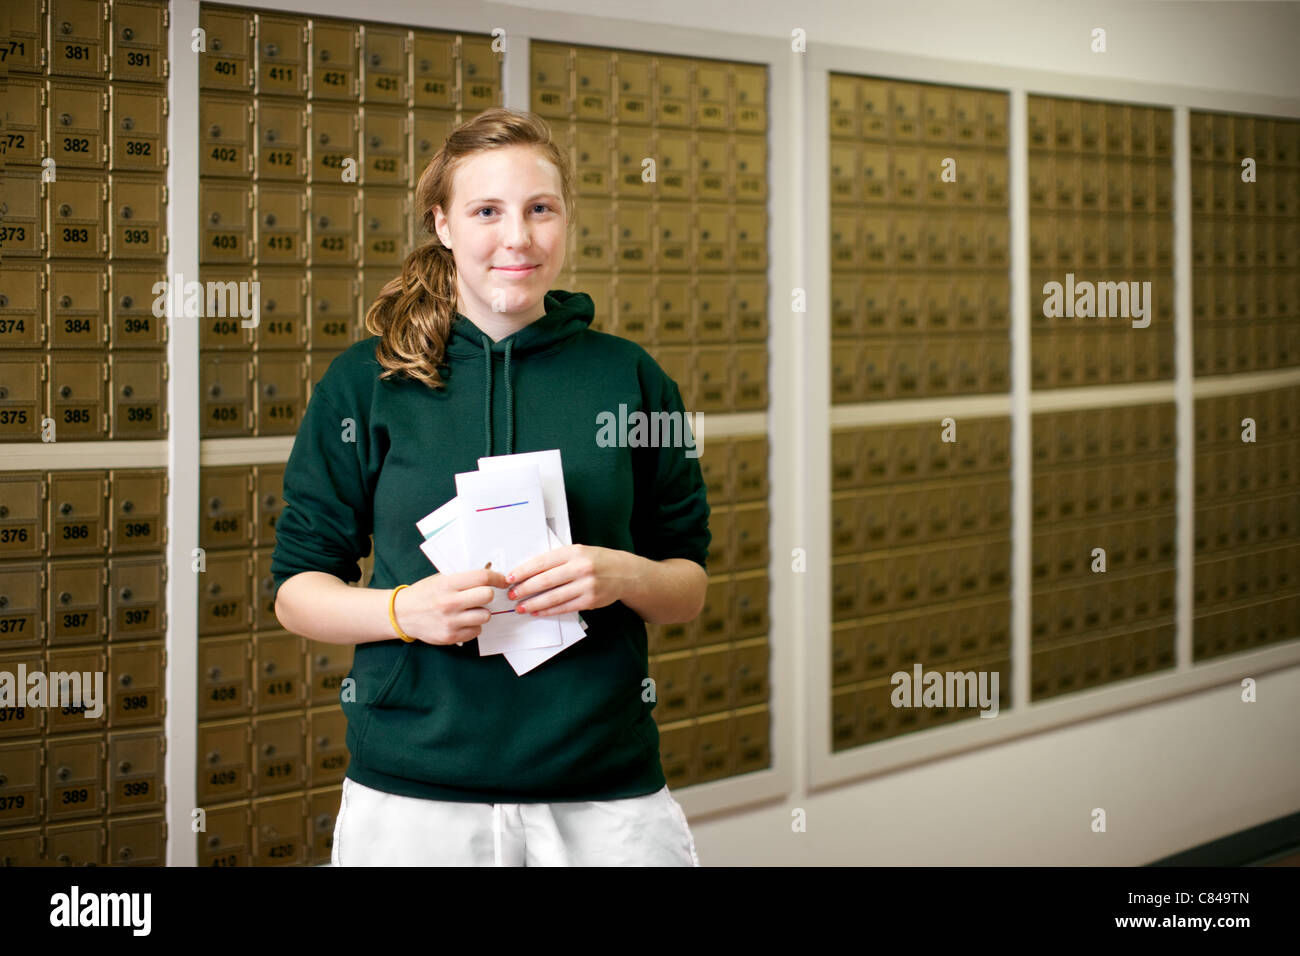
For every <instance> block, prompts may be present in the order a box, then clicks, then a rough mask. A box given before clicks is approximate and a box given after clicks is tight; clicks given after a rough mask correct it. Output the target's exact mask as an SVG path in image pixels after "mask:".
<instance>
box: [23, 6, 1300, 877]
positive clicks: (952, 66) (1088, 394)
mask: <svg viewBox="0 0 1300 956" xmlns="http://www.w3.org/2000/svg"><path fill="white" fill-rule="evenodd" d="M223 5H225V6H232V7H243V8H247V9H252V10H268V11H279V12H284V13H289V14H294V15H300V16H320V17H334V18H339V19H344V20H351V19H355V17H356V15H357V13H358V12H359V11H358V10H357V8H356V6H355V4H354V3H350V2H347V0H313V2H312V3H310V4H308V3H307V2H306V0H268V2H256V0H225V2H224V3H223ZM169 9H170V16H171V23H170V28H169V34H168V35H169V41H168V43H169V58H170V61H171V76H170V78H169V81H168V85H167V96H168V98H169V100H170V102H171V111H170V116H169V118H168V139H169V147H170V150H171V162H170V164H169V166H168V169H167V185H168V189H169V196H170V203H169V206H168V232H169V236H170V243H171V244H170V253H169V255H168V258H167V264H166V269H167V274H168V275H169V276H170V275H174V274H176V273H177V272H180V273H183V274H186V275H195V276H197V274H198V235H197V230H195V229H194V228H193V227H194V225H195V224H196V223H197V214H198V208H197V207H198V188H197V185H198V181H199V171H198V137H197V131H196V129H195V128H194V119H193V112H192V110H191V109H190V108H189V107H191V106H192V105H193V104H196V103H197V102H198V97H199V87H198V71H197V61H196V60H195V59H194V55H193V54H192V53H191V52H190V49H189V44H190V31H191V30H192V29H194V28H195V27H197V26H198V20H199V4H198V2H197V0H171V3H170V4H169ZM360 12H362V13H364V14H365V16H364V19H365V20H366V21H369V22H378V23H392V24H397V25H402V26H409V27H416V28H427V29H433V30H445V31H464V32H471V33H483V34H488V33H490V32H491V30H492V29H493V27H498V26H502V25H504V24H509V26H508V27H507V29H508V30H509V32H508V34H507V38H508V45H507V52H506V56H505V67H504V69H505V72H504V80H503V82H504V95H505V101H506V103H507V104H508V105H512V106H519V105H524V106H526V105H527V104H528V102H529V100H528V62H527V58H528V41H529V40H531V39H538V40H543V41H548V42H558V43H568V44H573V45H590V46H602V47H608V48H612V49H626V50H638V51H644V52H647V53H665V54H672V55H678V56H688V57H701V58H710V59H725V60H735V61H744V62H750V63H758V64H762V65H765V66H767V67H768V70H769V91H768V133H769V135H768V155H769V161H770V169H769V180H768V182H769V190H768V193H769V198H768V217H769V218H768V221H769V224H770V233H769V271H768V285H769V289H770V295H769V300H768V316H769V330H770V331H769V340H768V347H769V358H770V367H769V379H768V381H769V405H768V409H767V411H766V413H759V412H755V413H743V414H739V415H726V416H723V415H719V416H714V417H712V418H711V420H710V421H711V424H710V434H712V435H715V436H719V437H721V436H723V435H729V434H755V433H763V432H765V433H766V434H767V435H768V436H769V439H770V441H771V447H772V449H773V453H772V457H771V462H770V478H771V487H772V490H771V496H770V498H769V508H770V509H771V514H772V515H773V516H777V515H780V516H782V518H783V520H781V521H779V522H777V521H774V522H773V526H772V534H771V538H770V552H771V556H772V557H771V561H770V563H769V567H768V572H769V577H770V580H771V583H772V604H771V621H772V624H771V632H770V635H771V637H770V641H771V647H772V679H771V693H770V697H769V708H770V713H771V718H772V725H771V729H772V738H771V752H772V765H771V767H770V769H768V770H765V771H759V772H756V773H751V774H745V775H742V776H740V777H734V778H729V779H723V780H719V781H714V782H710V783H701V784H695V785H692V786H690V787H688V788H686V789H684V790H683V791H681V792H680V793H679V798H680V802H681V803H682V804H683V806H684V807H685V808H686V809H687V810H688V811H689V812H690V814H691V816H692V817H695V818H699V817H704V816H708V815H714V814H718V813H722V812H727V811H734V810H737V809H740V808H742V807H745V806H748V805H752V804H756V803H771V802H774V801H775V802H780V801H781V800H782V799H783V798H785V797H786V796H787V795H790V794H802V793H805V792H808V791H810V790H816V789H822V788H826V787H830V786H834V785H839V784H843V783H847V782H850V781H855V780H860V779H862V778H865V777H868V776H872V775H875V774H880V773H885V772H888V771H891V770H895V769H899V768H902V767H905V766H908V765H911V764H915V763H919V762H923V761H928V760H933V759H937V758H940V757H943V756H946V755H952V754H957V753H961V752H965V751H968V750H972V749H975V748H977V747H982V746H987V745H990V744H994V743H998V742H1002V741H1006V740H1010V739H1012V738H1015V737H1020V736H1023V735H1027V734H1032V733H1039V732H1042V731H1045V730H1048V729H1051V728H1053V727H1057V726H1062V725H1066V724H1071V723H1076V722H1079V721H1083V720H1088V719H1091V718H1094V717H1098V716H1101V715H1104V714H1111V713H1115V712H1118V711H1122V710H1125V709H1129V708H1134V707H1141V706H1146V705H1148V704H1152V703H1155V702H1158V701H1160V700H1164V699H1168V698H1171V697H1177V696H1182V695H1186V694H1190V693H1193V692H1195V691H1198V690H1201V689H1204V688H1206V687H1210V686H1215V685H1220V684H1225V683H1229V682H1233V681H1235V680H1236V679H1237V678H1238V677H1240V676H1241V675H1242V674H1245V673H1250V674H1252V675H1258V674H1260V673H1264V672H1267V671H1271V670H1277V669H1280V668H1285V667H1293V666H1296V665H1298V664H1300V646H1296V645H1295V644H1287V645H1281V646H1270V647H1267V648H1263V649H1260V650H1256V651H1246V652H1241V653H1236V654H1233V655H1231V657H1230V658H1228V659H1225V660H1219V661H1213V662H1209V663H1206V664H1202V665H1196V666H1193V664H1192V663H1191V659H1190V656H1191V655H1190V652H1191V636H1190V629H1189V627H1188V625H1189V623H1190V620H1191V593H1192V592H1191V580H1190V576H1189V575H1188V574H1187V571H1189V570H1190V569H1191V566H1192V565H1191V563H1190V561H1191V556H1192V555H1191V538H1190V533H1191V520H1192V519H1191V516H1192V508H1193V505H1194V503H1193V501H1192V498H1191V492H1192V475H1191V467H1192V465H1193V462H1194V458H1193V455H1194V451H1193V448H1192V444H1191V442H1192V439H1193V437H1194V436H1193V429H1192V422H1191V415H1192V406H1191V403H1192V401H1193V399H1194V398H1195V397H1200V396H1202V395H1210V394H1227V393H1233V392H1243V391H1254V390H1257V389H1264V388H1273V387H1278V386H1284V385H1294V384H1297V383H1298V382H1300V370H1294V369H1292V370H1283V371H1271V372H1260V373H1253V374H1248V375H1234V376H1221V377H1218V378H1212V379H1207V378H1200V379H1198V380H1197V381H1196V382H1195V383H1194V384H1193V382H1192V377H1191V341H1190V336H1189V335H1188V332H1189V330H1190V322H1191V318H1190V316H1191V308H1190V306H1191V291H1190V286H1189V279H1190V275H1191V235H1190V229H1191V209H1190V202H1189V200H1190V182H1189V172H1190V158H1189V155H1188V111H1189V109H1207V110H1236V111H1241V112H1245V113H1250V114H1252V115H1277V116H1284V117H1291V118H1297V117H1300V99H1288V98H1280V97H1270V96H1261V95H1257V94H1247V93H1231V92H1229V93H1223V92H1216V91H1212V90H1205V89H1200V88H1193V87H1180V86H1174V85H1169V84H1152V83H1142V82H1135V81H1127V80H1114V79H1108V78H1093V77H1079V76H1073V75H1068V74H1059V73H1051V72H1047V71H1041V70H1027V69H1021V68H1008V67H999V66H991V65H988V64H982V63H973V62H964V61H950V60H939V59H933V58H928V57H916V56H907V55H900V54H895V53H889V52H887V51H880V50H872V49H862V48H854V47H846V46H838V45H829V44H822V43H819V42H813V44H812V45H811V47H810V48H809V51H808V52H807V53H803V54H800V53H794V52H793V51H792V50H791V49H790V46H789V42H788V40H785V39H781V38H777V39H773V38H770V37H759V36H752V35H746V34H741V33H722V32H715V31H701V30H696V29H688V28H683V27H676V26H668V25H663V24H650V23H642V22H636V21H629V20H617V19H610V18H605V17H590V16H580V15H576V14H566V13H554V12H551V11H544V10H534V9H526V8H520V7H513V6H509V5H504V4H495V3H478V2H466V0H450V2H445V3H442V4H440V5H439V6H438V7H437V8H436V9H434V8H430V7H429V6H428V5H427V3H424V2H421V0H388V2H387V3H385V5H384V6H383V8H382V9H371V8H367V9H365V10H364V11H360ZM828 72H842V73H854V74H859V75H874V76H885V77H890V78H895V79H899V80H911V81H916V82H929V83H942V84H949V85H954V86H970V87H978V88H988V89H996V90H1007V91H1009V93H1010V96H1011V109H1010V114H1009V117H1008V125H1009V129H1008V133H1009V149H1010V150H1011V156H1010V160H1011V165H1010V183H1009V185H1010V197H1009V198H1010V202H1011V213H1012V221H1011V272H1012V283H1013V295H1012V351H1011V358H1012V361H1011V375H1012V386H1011V392H1010V394H1009V395H1007V396H1004V395H996V396H985V397H977V398H973V399H972V398H963V399H962V405H963V408H964V409H965V410H966V411H967V413H968V414H976V415H991V414H1005V413H1007V412H1008V411H1009V412H1010V414H1011V419H1012V455H1013V459H1012V461H1013V467H1014V469H1015V470H1014V472H1013V491H1012V496H1013V497H1012V529H1013V530H1012V536H1013V537H1012V541H1013V552H1012V556H1013V563H1012V602H1013V604H1012V607H1013V629H1012V653H1013V668H1014V675H1015V676H1014V679H1013V698H1012V700H1013V708H1012V710H1011V711H1009V712H1004V714H1003V715H1002V716H1001V718H1000V719H999V720H997V721H974V722H967V723H962V724H957V725H953V726H950V727H940V728H935V729H933V730H928V731H923V732H919V733H913V734H908V735H905V736H904V737H901V738H897V739H892V740H884V741H879V742H877V743H874V744H871V745H868V746H864V747H860V748H855V749H854V750H850V751H846V752H841V753H839V754H832V753H831V751H830V747H829V741H830V694H831V682H830V650H831V649H830V574H829V564H828V563H827V562H828V559H829V556H830V554H831V549H830V541H829V527H830V477H829V459H830V429H831V428H832V427H834V426H840V425H851V424H867V423H871V422H884V421H889V422H896V421H907V420H918V419H922V418H923V419H927V420H928V419H929V418H930V417H932V414H933V411H934V410H935V407H936V406H937V405H939V404H944V403H947V404H951V399H945V398H937V399H933V400H930V399H921V400H917V401H914V402H889V403H879V407H873V406H853V407H832V406H831V403H830V393H829V376H828V374H827V369H829V360H830V353H829V349H830V343H829V301H830V256H829V238H828V236H829V232H828V229H829V209H830V204H829V194H828V183H827V181H826V177H824V176H821V175H816V171H818V170H824V169H826V168H827V166H828V155H827V153H828V146H829V136H828V128H827V119H828V117H827V95H826V79H827V73H828ZM1030 93H1034V94H1043V95H1056V96H1077V97H1085V98H1095V99H1110V100H1114V101H1117V102H1129V103H1131V102H1143V103H1149V104H1152V105H1157V106H1164V107H1172V108H1173V110H1174V122H1175V125H1174V167H1175V173H1174V175H1175V191H1174V223H1175V225H1174V241H1175V280H1176V288H1177V292H1176V295H1177V300H1176V304H1175V329H1176V339H1175V349H1176V372H1175V380H1174V383H1173V385H1172V388H1171V386H1170V385H1169V384H1168V383H1157V384H1149V385H1132V386H1123V385H1121V386H1100V387H1097V388H1092V389H1087V390H1053V391H1052V392H1050V393H1043V392H1040V393H1037V394H1033V395H1031V394H1030V391H1029V387H1028V373H1029V356H1028V351H1027V346H1028V315H1027V314H1026V313H1027V297H1026V295H1025V294H1024V293H1025V292H1026V291H1027V283H1028V268H1027V265H1028V233H1027V226H1028V200H1027V149H1026V145H1025V143H1024V136H1025V131H1026V129H1027V124H1026V119H1027V117H1026V115H1025V109H1026V96H1027V95H1029V94H1030ZM801 111H802V112H801ZM783 129H784V130H791V129H794V130H801V131H802V134H803V135H802V136H776V135H773V132H774V131H776V130H783ZM809 171H812V172H813V175H809ZM819 267H820V268H819ZM795 288H800V289H803V290H805V291H806V293H807V302H808V311H807V312H806V313H804V314H803V315H802V318H799V317H798V316H797V315H793V314H792V313H791V311H790V305H789V299H788V298H787V296H786V294H785V291H784V290H793V289H795ZM787 317H788V318H787ZM783 319H784V321H783ZM198 345H199V343H198V330H197V328H196V327H192V326H190V325H187V324H186V323H185V322H183V321H176V320H171V321H170V339H169V343H168V348H167V360H168V362H169V364H170V366H171V374H170V376H169V385H168V402H169V414H170V417H171V423H170V429H169V433H168V437H167V439H166V440H165V441H157V442H83V443H68V444H66V445H64V446H62V447H55V448H50V447H48V446H44V445H37V444H36V443H29V444H23V445H9V446H5V460H4V462H3V464H2V465H0V469H2V470H5V471H10V470H25V469H43V470H49V469H59V468H66V467H74V466H75V467H82V468H86V467H89V468H113V467H160V466H162V465H166V466H167V468H168V475H169V481H170V493H169V495H168V524H169V541H168V545H167V560H168V564H169V569H170V573H169V576H168V584H167V602H168V612H169V613H168V630H167V637H166V648H167V674H166V682H167V684H166V687H167V715H166V718H165V720H164V727H165V732H166V735H167V754H166V774H165V775H166V784H167V806H166V819H167V822H168V837H169V839H168V841H167V863H168V865H193V864H194V863H195V862H196V860H197V851H196V845H195V841H194V840H192V839H190V838H189V837H187V836H185V834H187V833H190V832H191V830H190V827H189V821H190V814H191V808H192V807H193V806H194V805H195V803H196V799H195V796H196V789H195V768H196V766H197V753H196V746H197V728H198V723H197V673H196V668H197V621H196V615H195V614H193V613H189V610H186V611H185V613H178V611H180V610H181V609H194V608H196V607H197V582H196V580H195V579H194V576H193V575H189V574H183V573H180V572H181V571H182V570H184V569H186V568H187V567H188V566H189V563H190V553H191V549H192V548H194V547H197V541H198V534H197V531H198V519H199V501H198V494H199V466H200V464H202V465H221V464H253V463H258V462H280V461H284V460H286V459H287V457H288V451H289V449H290V448H291V447H292V442H293V439H292V438H291V437H280V438H240V439H205V440H202V441H200V440H199V439H198V423H199V399H200V396H199V395H198V389H197V382H198V364H199V347H198ZM1170 397H1172V398H1174V399H1175V401H1176V402H1177V415H1178V418H1177V429H1178V440H1179V450H1178V458H1177V461H1178V493H1179V498H1178V512H1177V514H1178V519H1177V520H1178V577H1177V585H1176V587H1177V599H1178V607H1177V612H1176V618H1175V620H1176V623H1177V627H1178V631H1177V634H1178V636H1177V645H1176V647H1177V667H1176V669H1175V670H1174V671H1173V672H1166V673H1163V674H1160V675H1153V676H1150V677H1145V678H1135V679H1132V680H1128V681H1124V682H1123V683H1121V684H1119V685H1115V686H1109V687H1102V688H1097V689H1095V690H1091V691H1085V692H1081V693H1077V694H1072V695H1069V697H1067V698H1065V699H1058V700H1052V701H1047V702H1043V703H1040V704H1036V705H1035V704H1031V703H1029V701H1028V671H1027V667H1026V666H1025V665H1026V664H1027V662H1028V624H1029V591H1028V584H1029V556H1028V551H1027V544H1028V541H1029V537H1028V517H1029V486H1028V478H1029V464H1030V461H1029V449H1030V444H1029V431H1028V425H1029V415H1030V413H1031V412H1032V411H1043V410H1048V409H1050V408H1058V407H1070V408H1081V407H1092V406H1095V405H1108V404H1128V403H1141V402H1150V401H1155V400H1161V401H1163V400H1167V399H1168V398H1170ZM777 449H789V450H790V452H791V453H789V454H786V453H777V451H776V450H777ZM800 463H802V466H801V465H800ZM182 532H183V533H182ZM796 547H799V548H803V549H805V552H806V554H807V555H808V558H809V564H808V571H807V572H806V573H805V574H802V575H796V574H793V573H786V571H785V561H786V558H785V556H786V555H790V554H791V552H792V550H793V549H794V548H796Z"/></svg>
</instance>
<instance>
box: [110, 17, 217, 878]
mask: <svg viewBox="0 0 1300 956" xmlns="http://www.w3.org/2000/svg"><path fill="white" fill-rule="evenodd" d="M170 9H171V26H170V28H169V30H168V34H167V36H168V40H167V43H168V57H169V58H170V59H171V79H170V81H169V83H168V88H167V96H168V98H169V99H170V101H171V102H170V107H171V108H170V110H169V112H168V118H167V142H168V146H169V148H170V162H169V163H168V165H167V195H168V200H169V201H168V204H167V235H168V241H169V247H168V248H169V252H168V257H167V278H168V280H169V281H175V279H176V276H177V275H178V274H181V275H183V276H184V281H186V282H191V281H198V278H199V185H198V184H199V137H198V118H197V115H196V114H197V111H198V104H199V55H198V54H197V53H195V52H193V51H192V50H191V49H190V44H191V35H190V33H191V31H192V30H194V29H196V28H197V27H198V25H199V5H198V4H197V3H195V2H186V3H172V4H171V7H170ZM170 307H171V302H170V298H169V302H168V308H169V310H170ZM167 327H168V342H167V363H168V365H169V366H170V375H169V377H168V380H167V408H168V410H169V412H170V414H171V423H170V426H169V427H168V429H167V475H168V484H169V488H168V494H167V528H168V537H167V638H166V642H167V643H166V647H167V670H166V695H167V696H166V700H167V716H166V719H165V720H164V722H163V727H164V729H165V732H166V735H167V754H166V762H165V768H166V769H165V773H164V778H165V780H166V785H167V804H166V808H167V809H166V814H167V865H168V866H194V865H195V864H196V863H197V862H198V851H197V846H196V842H195V840H196V838H195V835H194V833H192V832H191V829H190V820H191V814H192V811H193V810H194V809H195V808H196V807H198V793H197V767H198V656H199V655H198V613H197V608H198V589H199V576H198V575H197V574H195V573H193V571H191V570H190V569H191V567H192V564H191V562H192V560H193V558H192V550H193V549H194V548H197V547H198V544H199V535H198V531H199V425H200V420H199V326H198V322H197V321H196V320H194V319H187V318H185V317H184V316H176V315H170V314H169V315H168V316H167ZM110 862H112V861H110Z"/></svg>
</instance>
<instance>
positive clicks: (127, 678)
mask: <svg viewBox="0 0 1300 956" xmlns="http://www.w3.org/2000/svg"><path fill="white" fill-rule="evenodd" d="M118 682H119V683H120V684H121V685H122V686H123V687H130V686H131V675H130V674H123V675H122V676H121V677H119V678H118Z"/></svg>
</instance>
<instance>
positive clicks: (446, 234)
mask: <svg viewBox="0 0 1300 956" xmlns="http://www.w3.org/2000/svg"><path fill="white" fill-rule="evenodd" d="M433 229H434V232H436V233H437V234H438V238H439V239H440V240H441V241H442V244H443V245H444V246H445V247H446V248H448V249H450V248H451V229H450V228H449V227H448V225H447V216H446V214H445V213H444V212H443V211H442V207H441V206H434V207H433Z"/></svg>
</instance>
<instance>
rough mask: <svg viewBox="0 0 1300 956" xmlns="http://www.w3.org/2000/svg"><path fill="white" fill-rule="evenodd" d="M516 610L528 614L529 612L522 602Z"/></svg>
mask: <svg viewBox="0 0 1300 956" xmlns="http://www.w3.org/2000/svg"><path fill="white" fill-rule="evenodd" d="M515 610H516V611H518V612H519V613H520V614H527V613H528V612H527V611H526V610H525V609H524V606H523V605H522V604H520V605H519V606H518V607H516V608H515Z"/></svg>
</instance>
